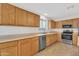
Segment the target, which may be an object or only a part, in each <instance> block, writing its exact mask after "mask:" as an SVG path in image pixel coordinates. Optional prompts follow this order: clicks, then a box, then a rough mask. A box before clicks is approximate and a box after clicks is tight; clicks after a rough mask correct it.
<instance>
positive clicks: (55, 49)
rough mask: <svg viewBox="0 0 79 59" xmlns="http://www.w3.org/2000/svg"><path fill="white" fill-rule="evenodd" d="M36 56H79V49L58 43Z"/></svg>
mask: <svg viewBox="0 0 79 59" xmlns="http://www.w3.org/2000/svg"><path fill="white" fill-rule="evenodd" d="M34 56H79V47H76V46H72V45H69V44H65V43H61V42H57V43H55V44H53V45H51V46H50V47H48V48H46V49H44V50H42V51H40V52H39V53H37V54H36V55H34Z"/></svg>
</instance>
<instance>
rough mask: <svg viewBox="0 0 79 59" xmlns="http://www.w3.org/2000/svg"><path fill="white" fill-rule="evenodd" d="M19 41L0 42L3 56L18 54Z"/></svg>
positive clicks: (0, 50) (0, 51) (0, 53)
mask: <svg viewBox="0 0 79 59" xmlns="http://www.w3.org/2000/svg"><path fill="white" fill-rule="evenodd" d="M17 51H18V50H17V41H14V42H7V43H2V44H0V55H1V56H17V55H18V53H17Z"/></svg>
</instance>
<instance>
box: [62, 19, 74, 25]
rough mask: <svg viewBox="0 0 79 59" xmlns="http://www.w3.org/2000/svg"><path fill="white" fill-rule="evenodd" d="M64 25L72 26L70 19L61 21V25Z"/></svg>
mask: <svg viewBox="0 0 79 59" xmlns="http://www.w3.org/2000/svg"><path fill="white" fill-rule="evenodd" d="M65 24H71V25H72V24H73V22H72V19H70V20H64V21H62V25H65Z"/></svg>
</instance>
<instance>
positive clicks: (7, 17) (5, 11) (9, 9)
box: [1, 3, 15, 25]
mask: <svg viewBox="0 0 79 59" xmlns="http://www.w3.org/2000/svg"><path fill="white" fill-rule="evenodd" d="M1 21H2V24H4V25H9V24H11V25H15V7H14V6H12V5H10V4H7V3H4V4H2V20H1Z"/></svg>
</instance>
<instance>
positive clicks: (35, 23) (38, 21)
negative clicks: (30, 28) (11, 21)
mask: <svg viewBox="0 0 79 59" xmlns="http://www.w3.org/2000/svg"><path fill="white" fill-rule="evenodd" d="M34 25H35V26H36V27H39V26H40V16H39V15H35V19H34Z"/></svg>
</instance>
